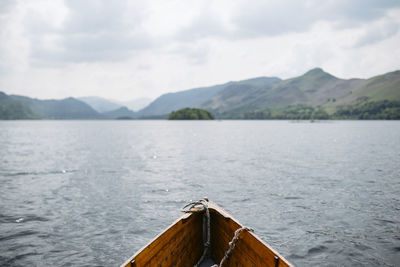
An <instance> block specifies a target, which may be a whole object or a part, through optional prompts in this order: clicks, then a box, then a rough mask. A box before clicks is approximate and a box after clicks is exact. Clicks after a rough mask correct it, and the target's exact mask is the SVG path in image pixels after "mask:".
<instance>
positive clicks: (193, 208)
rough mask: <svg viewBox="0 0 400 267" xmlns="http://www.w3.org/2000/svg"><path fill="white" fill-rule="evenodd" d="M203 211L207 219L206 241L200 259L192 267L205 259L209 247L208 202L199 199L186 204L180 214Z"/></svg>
mask: <svg viewBox="0 0 400 267" xmlns="http://www.w3.org/2000/svg"><path fill="white" fill-rule="evenodd" d="M203 211H205V214H206V219H207V237H206V241H205V242H204V244H203V246H204V249H203V255H201V257H200V259H199V260H198V261H197V263H196V264H195V265H194V267H198V266H199V265H200V263H201V262H202V261H203V260H204V259H205V257H206V256H207V254H208V248H209V247H210V236H211V233H210V211H209V210H208V202H207V200H206V199H201V200H199V201H195V202H192V203H189V204H187V205H186V206H185V207H183V208H182V212H185V213H187V212H189V213H199V212H203Z"/></svg>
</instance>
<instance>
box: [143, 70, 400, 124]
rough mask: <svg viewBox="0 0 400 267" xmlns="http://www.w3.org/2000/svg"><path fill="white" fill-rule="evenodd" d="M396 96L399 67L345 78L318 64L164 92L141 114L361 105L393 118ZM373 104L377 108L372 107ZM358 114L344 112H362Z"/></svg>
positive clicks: (270, 112) (264, 112)
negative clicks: (299, 71) (295, 72)
mask: <svg viewBox="0 0 400 267" xmlns="http://www.w3.org/2000/svg"><path fill="white" fill-rule="evenodd" d="M379 101H380V102H379ZM382 101H386V102H382ZM387 101H389V102H390V103H388V102H387ZM396 101H400V71H394V72H390V73H386V74H383V75H379V76H376V77H372V78H370V79H341V78H337V77H335V76H333V75H331V74H329V73H327V72H325V71H324V70H322V69H321V68H315V69H312V70H310V71H308V72H306V73H304V74H303V75H301V76H298V77H294V78H290V79H286V80H281V79H279V78H268V77H260V78H254V79H249V80H244V81H239V82H229V83H226V84H222V85H216V86H211V87H203V88H196V89H191V90H186V91H182V92H176V93H169V94H165V95H162V96H160V97H159V98H157V99H156V100H155V101H154V102H152V103H151V104H150V105H149V106H147V107H146V108H145V109H143V110H141V111H139V115H141V116H143V114H147V115H152V116H157V115H163V114H167V113H169V112H171V111H174V110H178V109H181V108H184V107H192V108H193V107H194V108H203V109H206V110H209V111H211V112H212V113H214V114H215V115H216V116H217V118H226V119H233V118H239V119H242V118H307V117H310V116H314V115H318V116H317V117H318V118H328V117H332V116H334V114H337V111H338V110H339V109H341V110H342V111H343V110H345V111H346V110H353V111H354V110H359V111H360V112H361V110H362V111H363V112H366V113H368V112H369V113H370V114H375V113H376V112H378V111H379V110H380V111H379V112H381V111H382V112H384V113H385V114H391V115H390V118H394V117H397V115H396V116H393V114H397V113H398V112H397V106H398V103H397V102H396ZM371 103H372V104H371ZM369 108H372V109H373V110H370V111H368V109H369ZM386 109H388V110H386ZM389 109H390V110H389ZM374 112H375V113H374ZM379 112H378V113H379ZM378 113H376V116H375V115H374V116H372V117H373V118H385V116H386V115H382V114H378ZM313 114H314V115H313ZM352 114H353V113H352ZM354 114H356V113H354ZM354 114H353V115H354ZM358 115H360V114H358ZM358 115H354V116H356V117H351V116H350V117H346V118H361V117H357V116H358ZM364 117H365V116H364ZM372 117H371V116H366V117H365V118H372ZM335 118H342V117H340V116H339V117H335Z"/></svg>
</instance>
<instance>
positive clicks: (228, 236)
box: [121, 200, 292, 267]
mask: <svg viewBox="0 0 400 267" xmlns="http://www.w3.org/2000/svg"><path fill="white" fill-rule="evenodd" d="M205 201H206V204H207V208H208V210H209V214H210V217H209V219H210V223H209V224H210V230H209V231H210V237H209V241H210V244H209V248H208V253H206V254H207V255H206V257H207V259H208V262H211V261H212V262H214V263H221V260H222V259H224V257H225V259H224V261H223V262H222V266H223V267H226V266H267V267H269V266H270V267H284V266H292V265H291V264H290V263H289V262H288V261H287V260H286V259H285V258H284V257H282V256H281V255H280V254H279V253H278V252H276V251H275V250H274V249H272V248H271V247H270V246H269V245H267V244H266V243H264V242H263V241H262V240H261V239H260V238H259V237H257V235H255V234H254V233H253V232H252V231H249V230H248V228H244V227H243V225H241V224H240V223H239V222H238V221H236V220H235V219H234V218H233V217H232V216H230V215H229V214H228V213H227V212H226V211H224V210H223V209H222V208H220V207H219V206H218V205H216V204H215V203H213V202H211V201H208V200H205ZM193 208H194V209H201V208H199V207H197V206H196V207H193ZM204 214H205V212H196V211H191V212H187V213H185V214H183V215H182V216H181V217H180V218H179V219H178V220H176V221H175V222H174V223H173V224H171V225H170V226H169V227H168V228H167V229H166V230H165V231H164V232H162V233H161V234H159V235H158V236H157V237H155V238H154V239H153V240H152V241H151V242H150V243H149V244H148V245H146V246H145V247H143V248H142V249H141V250H139V251H138V252H137V253H136V254H135V255H133V256H132V257H131V258H130V259H129V260H127V261H126V262H125V263H124V264H122V265H121V267H122V266H124V267H136V266H194V265H195V264H196V263H197V262H198V261H199V259H200V258H201V257H202V256H203V254H204V253H203V252H204V250H205V246H204V243H205V240H207V234H206V233H207V219H206V218H205V216H204ZM238 229H241V230H240V231H238V232H240V233H239V234H237V237H236V240H235V242H234V245H233V248H231V249H230V245H231V246H232V244H233V243H231V241H234V240H232V239H233V238H234V237H235V232H236V231H237V230H238ZM236 233H237V232H236ZM229 250H231V253H230V254H229V255H227V256H225V255H226V252H228V251H229ZM211 265H212V264H211ZM200 266H201V267H202V266H203V265H200ZM204 266H205V265H204ZM208 266H210V265H208ZM214 266H219V265H214ZM222 266H220V267H222Z"/></svg>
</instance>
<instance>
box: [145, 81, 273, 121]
mask: <svg viewBox="0 0 400 267" xmlns="http://www.w3.org/2000/svg"><path fill="white" fill-rule="evenodd" d="M279 80H280V79H279V78H267V77H261V78H255V79H251V80H247V83H249V84H252V85H257V86H262V85H264V84H270V83H273V82H276V81H279ZM242 83H246V81H241V82H228V83H225V84H219V85H214V86H210V87H200V88H195V89H190V90H185V91H181V92H176V93H168V94H164V95H162V96H160V97H158V98H157V99H156V100H154V101H153V102H152V103H151V104H150V105H148V106H147V107H146V108H144V109H142V110H140V111H139V112H138V114H139V115H140V116H154V115H162V114H169V113H170V112H172V111H176V110H179V109H182V108H185V107H192V108H196V107H197V108H199V107H202V106H203V104H204V103H205V102H207V101H209V100H210V99H211V98H212V97H213V96H215V95H216V94H218V93H219V92H221V91H223V90H224V89H226V88H227V87H230V86H232V85H235V84H242Z"/></svg>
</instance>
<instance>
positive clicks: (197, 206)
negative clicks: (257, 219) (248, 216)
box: [182, 198, 254, 267]
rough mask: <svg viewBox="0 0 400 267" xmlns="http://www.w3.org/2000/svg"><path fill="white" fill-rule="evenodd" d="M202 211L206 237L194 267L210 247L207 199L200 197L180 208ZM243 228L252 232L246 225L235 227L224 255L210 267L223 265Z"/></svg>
mask: <svg viewBox="0 0 400 267" xmlns="http://www.w3.org/2000/svg"><path fill="white" fill-rule="evenodd" d="M204 211H205V215H206V219H207V237H206V241H205V242H204V244H203V246H204V249H203V255H201V257H200V259H199V260H198V261H197V263H196V264H195V265H194V267H198V266H199V265H200V263H201V262H202V261H203V260H204V259H205V257H206V256H207V254H208V248H209V247H210V236H211V234H210V211H209V210H208V199H206V198H205V199H201V200H199V201H195V202H191V203H189V204H187V205H186V206H184V207H183V208H182V212H185V213H200V212H204ZM245 230H246V231H249V232H254V230H253V229H251V228H248V227H241V228H239V229H237V230H236V231H235V234H234V236H233V238H232V240H231V242H229V248H228V250H227V251H226V252H225V255H224V257H223V258H222V260H221V262H220V263H219V265H217V264H214V265H213V266H211V267H222V266H223V264H224V263H225V262H226V261H227V260H228V258H229V256H230V255H231V254H232V250H233V249H234V248H235V246H236V243H237V241H238V240H239V235H240V233H241V232H242V231H245Z"/></svg>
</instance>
